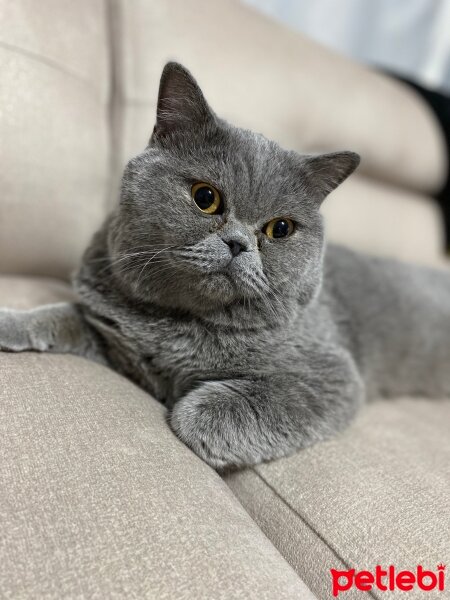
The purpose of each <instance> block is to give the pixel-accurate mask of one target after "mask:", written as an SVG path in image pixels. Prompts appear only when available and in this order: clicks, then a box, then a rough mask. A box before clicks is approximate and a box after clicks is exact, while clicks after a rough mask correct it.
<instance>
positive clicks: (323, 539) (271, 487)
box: [252, 468, 379, 600]
mask: <svg viewBox="0 0 450 600" xmlns="http://www.w3.org/2000/svg"><path fill="white" fill-rule="evenodd" d="M252 471H253V473H255V475H256V476H257V477H258V478H259V479H260V480H261V481H262V482H263V483H264V484H265V485H266V486H267V487H268V488H269V489H270V490H271V492H272V493H273V494H274V495H275V496H276V497H277V498H278V500H279V501H280V502H282V503H283V504H284V505H285V506H286V508H288V509H289V510H290V511H291V512H292V513H294V514H295V515H296V516H297V517H298V518H299V519H300V520H301V521H302V523H304V524H305V526H306V527H307V528H308V529H309V530H310V531H311V532H312V533H313V534H314V535H315V536H316V537H317V538H318V539H319V540H320V541H321V542H322V544H324V545H325V546H326V547H327V548H328V549H329V550H330V551H331V552H332V553H333V554H334V556H335V557H336V558H337V559H338V560H340V561H341V562H342V564H344V565H345V566H346V567H347V568H348V569H352V568H353V567H352V566H351V565H350V564H349V563H348V562H347V561H346V560H344V558H343V557H342V556H341V555H340V554H339V552H338V551H337V550H336V549H335V548H334V547H333V546H332V545H331V544H330V542H328V541H327V540H326V539H325V537H324V536H323V535H322V534H321V533H320V532H319V531H317V529H316V528H315V527H314V526H313V525H312V524H311V523H310V522H309V521H308V520H307V519H306V518H305V517H304V516H303V515H301V514H300V513H299V512H298V510H296V509H295V508H294V507H293V506H292V504H291V503H290V502H289V501H288V500H286V499H285V498H284V497H283V496H282V495H281V494H280V493H279V492H278V491H277V490H276V489H275V488H274V487H273V486H272V485H271V484H270V483H269V482H268V481H267V479H266V478H265V477H264V475H262V474H261V473H260V472H259V471H257V470H256V468H252ZM269 539H270V538H269ZM286 560H287V559H286ZM288 562H289V561H288ZM367 596H369V597H372V598H375V600H377V599H379V596H378V595H376V594H374V593H373V592H372V591H368V592H367Z"/></svg>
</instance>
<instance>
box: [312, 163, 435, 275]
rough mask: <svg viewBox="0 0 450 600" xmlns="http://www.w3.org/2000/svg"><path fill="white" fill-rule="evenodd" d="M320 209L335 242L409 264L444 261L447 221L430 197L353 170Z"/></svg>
mask: <svg viewBox="0 0 450 600" xmlns="http://www.w3.org/2000/svg"><path fill="white" fill-rule="evenodd" d="M321 210H322V213H323V215H324V217H325V224H326V234H327V238H328V239H329V240H331V241H334V242H339V243H341V244H344V245H347V246H350V247H351V248H355V249H357V250H360V251H361V252H368V253H370V254H377V255H381V256H389V257H394V258H398V259H401V260H405V261H407V262H416V263H420V264H426V265H431V266H437V265H438V264H440V263H443V248H444V246H445V242H444V238H445V235H444V224H443V221H442V214H441V210H440V208H439V206H438V205H437V203H436V202H435V201H434V200H433V199H432V198H428V197H426V196H423V195H421V194H417V193H413V192H411V191H405V190H403V189H402V188H398V187H394V186H392V185H388V184H386V183H382V182H380V181H375V180H369V179H367V178H365V177H361V176H360V175H358V174H355V175H354V176H353V177H351V178H350V179H347V181H345V182H344V183H343V184H342V185H341V186H339V187H338V188H337V189H336V190H335V191H334V192H332V193H331V194H330V195H329V196H328V198H326V199H325V202H324V203H323V206H322V209H321ZM418 240H420V242H419V243H418Z"/></svg>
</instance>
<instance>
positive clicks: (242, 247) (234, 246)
mask: <svg viewBox="0 0 450 600" xmlns="http://www.w3.org/2000/svg"><path fill="white" fill-rule="evenodd" d="M223 241H224V242H225V244H226V245H227V246H228V247H229V248H230V250H231V254H232V255H233V257H234V256H237V255H238V254H240V253H241V252H245V251H246V250H247V246H246V244H245V243H242V242H240V241H238V240H223Z"/></svg>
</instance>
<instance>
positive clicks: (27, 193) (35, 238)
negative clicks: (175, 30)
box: [0, 0, 109, 277]
mask: <svg viewBox="0 0 450 600" xmlns="http://www.w3.org/2000/svg"><path fill="white" fill-rule="evenodd" d="M105 11H106V6H105V2H103V1H102V0H80V1H77V2H71V1H70V0H60V1H59V0H58V1H55V0H42V1H40V2H39V7H36V3H35V2H33V0H0V21H1V24H2V27H1V28H0V72H1V78H2V82H1V86H0V106H1V107H2V109H1V111H0V140H1V143H0V162H1V171H2V176H1V182H0V272H8V273H27V274H41V275H57V276H65V277H67V276H68V274H69V273H70V271H71V269H73V267H74V266H75V265H76V263H77V261H78V258H79V256H80V254H81V252H82V251H83V250H84V248H85V246H86V244H87V242H88V240H89V238H90V236H91V235H92V233H93V231H95V229H97V227H98V225H99V223H100V221H101V220H102V219H103V216H104V212H105V205H106V197H107V191H108V188H107V185H108V180H109V174H108V168H109V150H108V144H109V140H108V136H109V132H108V107H107V103H108V98H109V56H108V51H109V45H108V28H107V19H106V12H105Z"/></svg>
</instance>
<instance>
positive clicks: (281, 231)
mask: <svg viewBox="0 0 450 600" xmlns="http://www.w3.org/2000/svg"><path fill="white" fill-rule="evenodd" d="M294 229H295V225H294V221H292V220H291V219H287V218H284V219H272V220H271V221H269V222H268V223H267V225H265V226H264V229H263V232H264V233H265V234H266V235H267V237H269V238H276V239H278V238H284V237H288V236H290V235H292V234H293V233H294Z"/></svg>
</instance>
